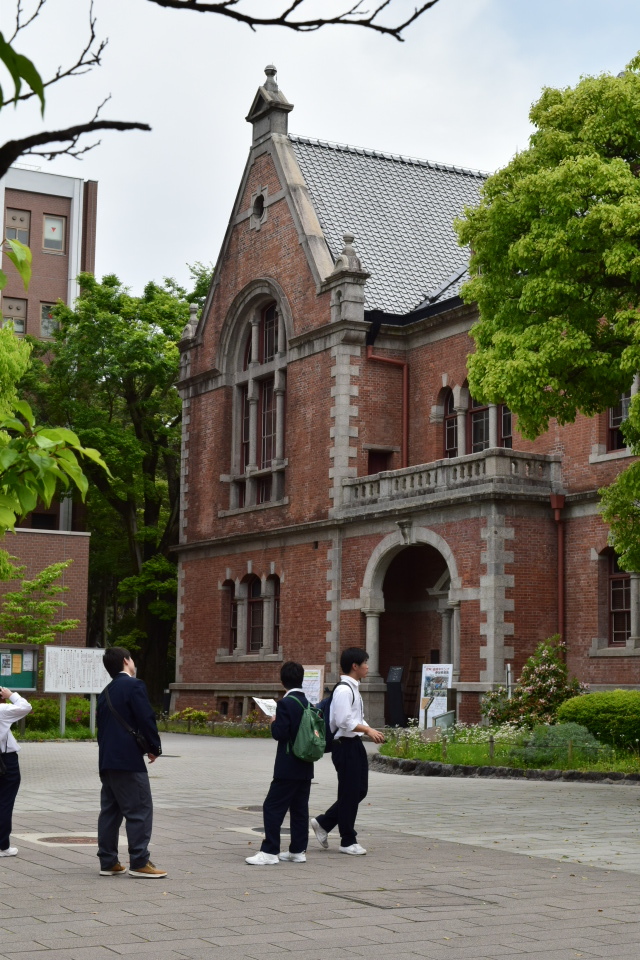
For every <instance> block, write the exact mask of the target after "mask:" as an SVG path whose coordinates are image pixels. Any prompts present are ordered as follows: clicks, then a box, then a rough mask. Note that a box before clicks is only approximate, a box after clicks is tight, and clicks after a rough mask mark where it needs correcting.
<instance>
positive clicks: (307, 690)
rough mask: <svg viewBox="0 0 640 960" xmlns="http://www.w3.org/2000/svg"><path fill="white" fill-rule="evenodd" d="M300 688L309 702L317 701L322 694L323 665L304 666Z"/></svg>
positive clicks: (320, 698)
mask: <svg viewBox="0 0 640 960" xmlns="http://www.w3.org/2000/svg"><path fill="white" fill-rule="evenodd" d="M302 689H303V690H304V695H305V697H306V698H307V700H308V701H309V703H319V702H320V701H321V700H322V698H323V696H324V667H305V668H304V680H303V681H302Z"/></svg>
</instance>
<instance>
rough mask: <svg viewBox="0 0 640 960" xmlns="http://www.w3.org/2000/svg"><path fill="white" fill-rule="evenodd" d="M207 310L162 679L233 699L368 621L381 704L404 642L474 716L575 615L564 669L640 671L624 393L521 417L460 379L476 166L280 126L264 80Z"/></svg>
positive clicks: (411, 680)
mask: <svg viewBox="0 0 640 960" xmlns="http://www.w3.org/2000/svg"><path fill="white" fill-rule="evenodd" d="M265 72H266V74H267V80H266V82H265V83H264V85H263V86H262V87H260V89H259V90H258V92H257V94H256V96H255V99H254V101H253V104H252V106H251V109H250V112H249V115H248V117H247V120H248V121H249V123H250V124H251V125H252V129H253V140H252V145H251V149H250V153H249V158H248V161H247V165H246V167H245V170H244V173H243V174H242V177H241V182H240V187H239V190H238V195H237V198H236V201H235V204H234V206H233V210H232V212H231V217H230V220H229V225H228V229H227V233H226V236H225V239H224V242H223V246H222V249H221V251H220V256H219V259H218V263H217V267H216V271H215V274H214V281H213V284H212V287H211V290H210V293H209V297H208V300H207V302H206V305H205V308H204V310H203V314H202V317H201V320H200V322H199V323H198V324H197V325H196V323H195V320H194V321H193V322H192V323H190V324H189V325H188V326H187V327H186V328H185V331H184V335H183V339H182V343H181V350H182V379H181V382H180V385H179V386H180V391H181V395H182V397H183V404H184V408H183V409H184V441H183V503H182V520H181V543H180V547H179V559H180V568H179V583H180V588H179V591H180V592H179V613H178V638H177V677H176V683H174V684H173V693H174V703H176V704H177V705H178V706H179V707H184V706H187V705H196V704H202V703H203V702H206V703H207V704H208V705H209V707H213V706H217V707H218V709H220V710H221V711H222V712H226V713H229V714H232V715H238V714H239V713H241V712H246V710H247V709H250V703H251V701H250V697H251V695H253V694H255V695H263V696H264V695H273V694H274V693H276V692H277V691H278V690H279V683H278V672H279V668H280V664H281V662H282V661H283V660H286V659H296V660H299V661H301V662H303V663H305V664H307V665H319V664H323V665H325V668H326V671H327V680H328V681H329V682H330V681H331V680H335V679H337V676H338V660H339V653H340V650H341V649H342V648H344V647H345V646H348V645H351V644H355V645H363V646H365V645H366V648H367V650H368V651H369V654H370V675H369V679H368V681H367V683H366V685H364V686H365V689H364V691H363V692H364V695H365V699H366V701H367V710H368V713H367V718H368V720H369V722H371V723H373V724H374V725H377V724H379V723H382V722H383V718H384V713H385V682H384V680H385V677H386V675H387V671H388V669H389V667H391V666H402V667H403V668H404V680H405V688H404V689H405V710H406V712H407V714H408V715H409V716H415V715H416V699H417V683H418V671H419V669H420V666H421V664H422V663H430V662H431V663H434V662H442V663H453V671H454V686H455V687H456V689H457V703H458V712H459V716H460V718H462V719H464V720H475V719H477V718H478V717H479V700H480V697H481V695H482V694H483V692H485V691H487V690H489V689H491V688H492V687H493V686H494V685H495V684H497V683H502V682H503V681H504V679H505V670H506V665H507V664H508V663H510V664H512V665H513V668H514V674H515V676H517V675H518V674H519V671H520V669H521V667H522V664H523V663H524V660H525V659H526V657H527V656H528V655H529V654H530V653H531V652H532V651H533V649H534V647H535V645H536V643H537V642H538V641H539V640H541V639H544V638H546V637H548V636H550V635H552V634H554V633H556V632H558V631H559V632H561V633H562V634H563V635H564V637H565V639H566V641H567V644H568V663H569V668H570V670H571V672H572V673H573V674H576V675H577V676H579V677H580V678H581V679H583V680H585V681H588V682H589V683H590V684H592V685H593V686H594V687H595V688H598V689H607V688H610V687H611V688H613V687H619V686H637V685H639V684H640V622H639V616H638V612H639V591H638V581H637V579H636V578H635V577H634V576H631V577H630V576H629V575H628V574H625V573H624V572H621V571H620V570H619V569H618V567H617V564H616V558H615V556H614V555H613V553H612V552H611V550H610V549H609V548H608V546H607V529H606V527H605V526H604V524H603V523H602V520H601V518H600V516H599V513H598V496H597V490H598V489H599V488H600V487H601V486H602V485H604V484H606V483H608V482H610V481H611V480H612V479H613V478H614V477H615V476H616V474H617V473H618V471H619V470H620V469H621V468H622V467H624V466H625V465H626V464H627V463H628V457H629V451H628V450H627V449H626V448H625V447H624V443H623V441H622V438H621V434H620V431H619V425H620V422H621V421H622V419H623V418H624V415H625V405H626V403H627V401H628V397H623V398H621V401H620V404H619V406H618V407H616V408H615V409H613V410H611V411H609V412H608V413H606V414H603V415H601V416H599V417H595V418H593V419H586V418H579V419H578V420H577V422H576V423H575V424H574V425H570V426H566V427H563V428H560V427H558V426H557V425H556V424H552V426H551V428H550V429H549V431H548V432H547V433H546V434H545V435H544V436H542V437H540V438H539V439H538V440H537V441H535V442H529V441H526V440H524V439H523V438H522V437H520V435H519V434H518V431H517V422H516V420H515V418H514V417H512V416H511V412H510V411H509V409H508V408H507V407H505V406H484V405H482V404H480V403H478V402H476V401H475V400H474V398H473V397H472V396H470V393H469V389H468V386H467V374H466V359H467V356H468V354H469V352H470V351H471V350H472V349H473V341H472V340H471V339H470V337H469V330H470V328H471V326H472V325H473V323H474V322H475V321H476V320H477V311H476V310H475V308H474V307H473V306H469V305H465V304H463V302H462V300H461V298H460V295H459V293H460V286H461V284H462V283H463V282H464V279H465V276H466V254H465V251H463V250H461V249H460V248H459V247H458V246H457V243H456V239H455V235H454V231H453V226H452V224H453V220H454V219H455V217H457V216H459V215H460V214H461V213H462V212H463V209H464V207H465V205H467V204H469V205H472V204H474V203H475V202H477V198H478V193H479V190H480V187H481V185H482V182H483V175H482V174H480V173H478V172H475V171H472V170H467V169H464V168H459V167H452V166H447V165H444V164H438V163H431V162H428V161H421V160H414V159H410V158H405V157H400V156H394V155H389V154H383V153H379V152H376V151H374V150H363V149H356V148H353V147H348V146H343V145H338V144H332V143H326V142H322V141H318V140H313V139H309V138H303V137H296V136H293V135H290V134H289V133H288V117H289V113H290V112H291V110H292V109H293V107H292V104H290V103H289V102H288V101H287V100H286V98H285V97H284V95H283V94H282V92H281V91H280V90H279V89H278V86H277V84H276V81H275V69H274V68H272V67H269V68H267V69H266V71H265Z"/></svg>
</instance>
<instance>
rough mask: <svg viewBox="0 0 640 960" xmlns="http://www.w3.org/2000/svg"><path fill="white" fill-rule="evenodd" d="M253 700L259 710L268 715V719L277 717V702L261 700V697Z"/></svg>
mask: <svg viewBox="0 0 640 960" xmlns="http://www.w3.org/2000/svg"><path fill="white" fill-rule="evenodd" d="M253 699H254V700H255V702H256V703H257V704H258V708H259V709H260V710H262V712H263V713H266V715H267V716H268V717H275V715H276V702H275V700H261V699H260V697H253Z"/></svg>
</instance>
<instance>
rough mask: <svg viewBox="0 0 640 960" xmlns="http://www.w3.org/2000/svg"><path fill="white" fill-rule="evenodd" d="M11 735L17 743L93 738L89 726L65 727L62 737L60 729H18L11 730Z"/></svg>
mask: <svg viewBox="0 0 640 960" xmlns="http://www.w3.org/2000/svg"><path fill="white" fill-rule="evenodd" d="M12 732H13V735H14V737H15V738H16V740H17V741H18V743H29V742H32V743H33V742H35V743H39V742H40V741H44V740H95V739H96V738H95V737H92V736H91V730H90V729H89V727H71V728H70V727H67V728H66V730H65V734H64V737H61V736H60V730H25V732H24V733H20V731H19V730H15V729H14V730H13V731H12Z"/></svg>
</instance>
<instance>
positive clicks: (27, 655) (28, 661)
mask: <svg viewBox="0 0 640 960" xmlns="http://www.w3.org/2000/svg"><path fill="white" fill-rule="evenodd" d="M22 669H23V670H24V672H25V673H29V672H30V671H32V670H33V653H32V651H31V650H24V651H23V654H22Z"/></svg>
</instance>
